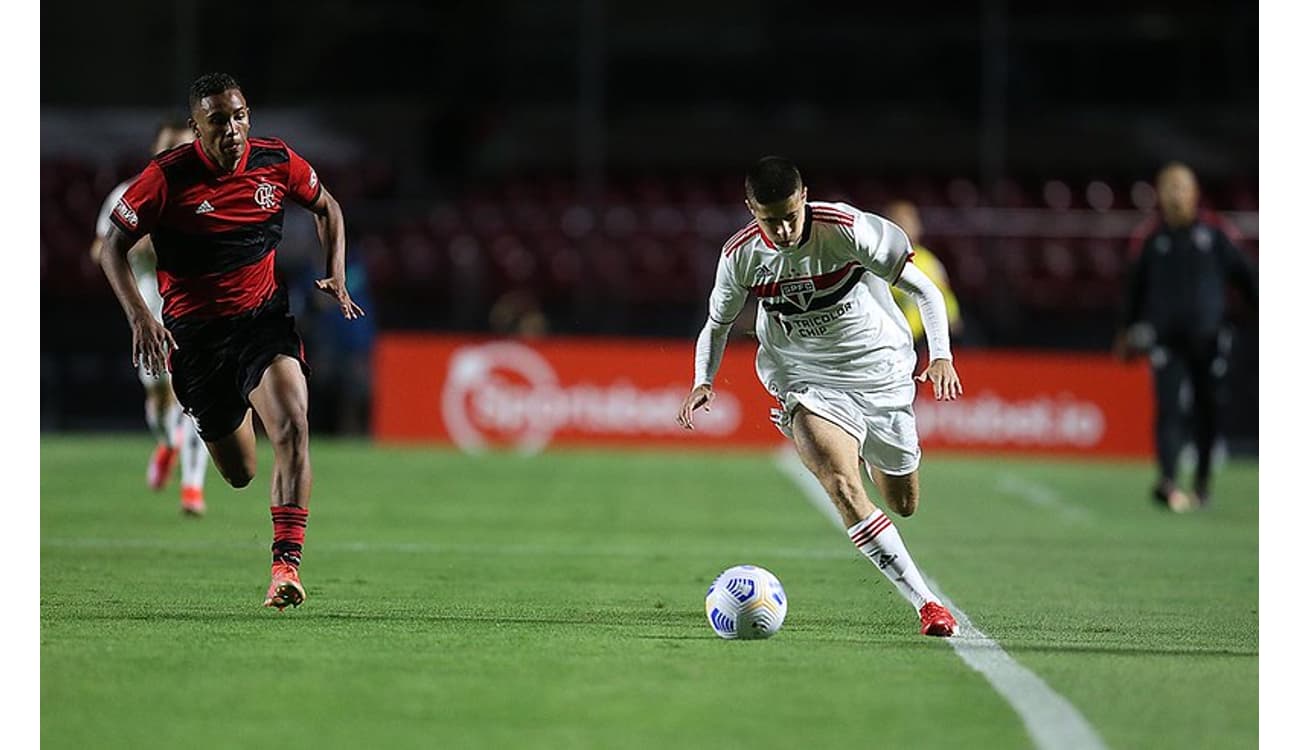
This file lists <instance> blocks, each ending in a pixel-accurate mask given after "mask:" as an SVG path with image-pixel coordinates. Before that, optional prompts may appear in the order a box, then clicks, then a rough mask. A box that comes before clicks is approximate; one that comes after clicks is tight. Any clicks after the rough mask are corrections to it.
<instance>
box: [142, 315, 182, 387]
mask: <svg viewBox="0 0 1300 750" xmlns="http://www.w3.org/2000/svg"><path fill="white" fill-rule="evenodd" d="M179 348H180V347H179V346H177V345H176V339H174V338H172V334H171V331H169V330H167V329H166V328H164V327H163V324H162V323H159V322H158V320H157V319H156V318H154V317H153V316H152V315H141V316H140V317H139V318H137V319H136V320H135V321H133V322H132V323H131V364H133V365H135V366H136V367H139V366H141V365H144V371H145V372H147V373H149V374H150V375H155V376H157V375H161V374H163V373H164V372H167V359H168V356H169V355H170V354H171V352H172V351H173V350H175V349H179Z"/></svg>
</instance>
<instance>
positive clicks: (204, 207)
mask: <svg viewBox="0 0 1300 750" xmlns="http://www.w3.org/2000/svg"><path fill="white" fill-rule="evenodd" d="M216 210H217V209H215V208H213V207H212V204H211V203H208V202H207V201H203V202H202V203H200V204H199V207H198V208H196V209H194V213H196V214H210V213H212V212H213V211H216Z"/></svg>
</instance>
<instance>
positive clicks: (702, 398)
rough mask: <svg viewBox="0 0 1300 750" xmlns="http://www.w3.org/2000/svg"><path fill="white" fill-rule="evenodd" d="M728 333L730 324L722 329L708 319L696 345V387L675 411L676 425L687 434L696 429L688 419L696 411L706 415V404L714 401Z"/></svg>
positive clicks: (722, 326) (719, 324)
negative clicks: (698, 410)
mask: <svg viewBox="0 0 1300 750" xmlns="http://www.w3.org/2000/svg"><path fill="white" fill-rule="evenodd" d="M730 330H731V324H726V325H724V324H722V323H718V322H715V321H714V320H713V319H712V318H710V319H709V320H708V321H707V322H705V324H704V328H703V329H702V330H701V331H700V337H699V338H698V339H696V341H695V387H694V388H691V392H690V393H688V394H686V399H685V400H684V401H682V406H681V408H680V409H678V410H677V424H679V425H681V426H682V427H684V428H686V429H688V430H693V429H695V425H694V423H693V422H692V419H691V418H692V415H693V414H694V413H695V410H696V409H699V408H701V407H703V408H704V410H705V411H708V410H709V403H710V402H712V401H713V396H714V393H713V378H714V376H715V375H717V374H718V368H719V367H721V366H722V352H723V350H724V349H726V348H727V333H728V332H729V331H730Z"/></svg>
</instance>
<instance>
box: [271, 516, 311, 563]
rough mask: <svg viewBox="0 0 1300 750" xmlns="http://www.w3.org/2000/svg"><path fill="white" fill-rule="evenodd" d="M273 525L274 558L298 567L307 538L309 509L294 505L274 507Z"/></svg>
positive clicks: (272, 547)
mask: <svg viewBox="0 0 1300 750" xmlns="http://www.w3.org/2000/svg"><path fill="white" fill-rule="evenodd" d="M271 525H272V527H273V529H274V532H275V541H274V542H272V543H271V551H272V558H273V559H274V560H276V561H284V562H288V563H290V564H292V565H293V566H295V567H297V565H298V562H299V561H300V560H301V559H302V544H303V541H304V540H305V539H306V537H307V509H306V508H299V507H297V506H294V505H281V506H277V507H273V508H271Z"/></svg>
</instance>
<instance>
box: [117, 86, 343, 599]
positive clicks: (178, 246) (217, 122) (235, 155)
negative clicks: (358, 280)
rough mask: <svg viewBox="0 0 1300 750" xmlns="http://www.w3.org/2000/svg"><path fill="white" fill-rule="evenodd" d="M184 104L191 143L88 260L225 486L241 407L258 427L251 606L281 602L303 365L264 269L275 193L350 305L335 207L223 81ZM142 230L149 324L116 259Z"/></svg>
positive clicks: (328, 281)
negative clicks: (146, 239)
mask: <svg viewBox="0 0 1300 750" xmlns="http://www.w3.org/2000/svg"><path fill="white" fill-rule="evenodd" d="M189 105H190V120H189V126H190V128H191V129H192V130H193V132H194V135H195V141H194V143H193V144H191V145H189V146H183V147H180V148H176V149H173V150H171V151H168V152H166V153H164V154H163V155H161V156H158V157H155V158H154V159H153V160H152V161H150V162H149V165H148V166H146V167H145V169H144V171H143V172H141V173H140V176H139V177H137V178H136V179H135V181H134V182H132V183H131V185H130V187H128V188H127V190H126V192H125V193H124V194H123V196H122V198H121V199H120V200H119V201H118V202H117V204H116V206H115V207H114V209H113V213H112V215H111V221H112V226H110V227H109V231H108V234H107V235H106V236H105V238H104V250H103V253H102V255H101V266H102V267H103V269H104V273H105V275H106V276H107V277H108V280H109V283H110V284H111V285H112V287H113V292H114V294H115V295H116V296H117V299H118V302H119V303H120V304H121V306H122V309H123V311H124V312H125V313H126V316H127V320H128V321H129V322H130V324H131V339H132V341H131V354H132V359H133V360H134V361H136V362H137V363H140V362H142V363H143V364H144V366H145V369H146V370H148V371H149V372H151V373H160V372H163V371H170V372H171V374H172V383H173V386H174V388H175V392H176V397H177V399H178V400H179V401H180V402H181V404H182V405H183V406H184V407H185V408H186V411H187V412H189V413H190V414H191V415H192V416H193V417H194V419H195V422H196V423H197V424H198V429H199V434H200V436H202V438H203V441H204V443H205V444H206V445H207V448H208V452H209V453H210V454H211V456H212V460H213V463H215V464H216V465H217V469H218V471H220V472H221V475H222V477H223V478H225V480H226V481H227V482H228V483H229V484H230V485H231V486H232V487H235V488H242V487H247V486H248V484H249V483H250V482H252V480H253V475H254V473H255V471H256V468H257V452H256V447H257V446H256V433H255V432H254V429H253V419H252V414H251V413H250V412H249V409H250V408H251V409H252V410H253V411H255V412H256V413H257V416H258V417H259V418H260V419H261V421H262V424H263V426H264V427H265V428H266V433H267V437H268V438H269V439H270V442H271V446H272V450H273V451H274V455H275V463H274V465H273V467H272V470H271V522H272V534H273V542H272V544H271V584H270V586H269V587H268V589H267V592H266V600H265V601H264V602H263V604H264V605H265V606H267V607H276V608H277V609H281V610H283V609H284V608H285V607H287V606H290V605H293V606H295V607H296V606H298V605H299V604H301V603H302V602H303V600H304V599H305V598H306V595H305V593H304V590H303V587H302V583H301V581H300V580H299V577H298V566H299V564H300V563H301V561H302V549H303V542H304V539H305V537H306V532H307V515H308V513H307V508H308V505H309V502H310V500H311V491H312V471H311V459H310V457H309V455H308V423H307V401H308V390H307V376H308V374H309V373H310V369H309V368H308V366H307V361H306V354H305V352H304V351H303V345H302V339H301V338H300V337H299V335H298V333H297V331H296V329H295V325H294V318H293V316H292V315H290V314H289V302H288V293H287V291H286V288H285V286H284V285H283V284H282V283H281V281H280V279H279V276H278V274H277V273H276V265H275V257H276V254H275V251H276V247H277V245H278V244H279V241H280V239H281V231H282V226H283V222H284V213H285V203H286V202H287V201H293V202H295V203H297V204H299V205H301V206H303V207H304V208H306V209H308V210H309V211H311V212H312V213H313V214H314V215H315V217H316V228H317V233H318V236H319V239H320V243H321V246H322V248H323V249H324V250H325V256H326V257H325V272H326V274H327V275H326V277H325V278H323V279H318V280H317V281H316V287H317V289H319V290H321V291H322V292H324V293H325V294H327V295H329V296H331V297H332V298H333V299H334V300H335V302H336V303H337V305H338V307H339V311H340V313H341V314H342V315H343V317H345V318H347V319H348V320H353V319H356V318H358V317H360V316H362V315H364V312H363V311H362V310H361V308H360V307H359V306H357V305H356V304H355V303H354V302H353V301H352V298H351V297H350V296H349V295H348V290H347V276H346V258H345V256H346V252H345V229H344V220H343V210H342V209H341V208H340V207H339V204H338V202H337V201H335V200H334V197H333V196H332V195H330V193H329V191H327V190H326V189H325V186H324V185H322V184H321V182H320V180H319V179H318V177H317V175H316V170H315V169H313V168H312V166H311V165H310V164H309V163H308V162H307V161H306V160H305V159H303V158H302V157H301V156H299V155H298V154H297V153H296V152H294V151H293V150H292V149H290V148H289V147H288V145H286V144H285V143H284V141H281V140H279V139H276V138H250V137H249V128H250V122H251V120H250V109H249V106H248V102H247V100H246V99H245V97H244V92H243V89H242V88H241V87H240V85H239V83H238V82H237V81H236V80H235V79H234V78H233V77H231V76H229V75H227V74H225V73H209V74H206V75H203V76H200V77H199V78H198V79H197V80H195V81H194V83H193V85H192V86H191V87H190V92H189ZM145 235H150V236H151V237H152V239H153V244H154V249H155V251H156V254H157V256H158V285H159V290H160V291H161V293H162V297H163V315H162V321H161V322H159V321H158V319H156V318H154V317H153V315H152V314H151V313H150V312H149V309H148V307H147V305H146V304H145V302H144V300H143V299H142V298H141V296H140V293H139V291H138V290H137V289H136V286H135V284H134V283H133V280H132V276H131V270H130V267H129V265H128V264H127V259H126V256H127V251H128V250H129V249H130V248H131V246H133V245H134V244H135V243H136V242H138V241H139V240H140V238H141V237H143V236H145Z"/></svg>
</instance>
